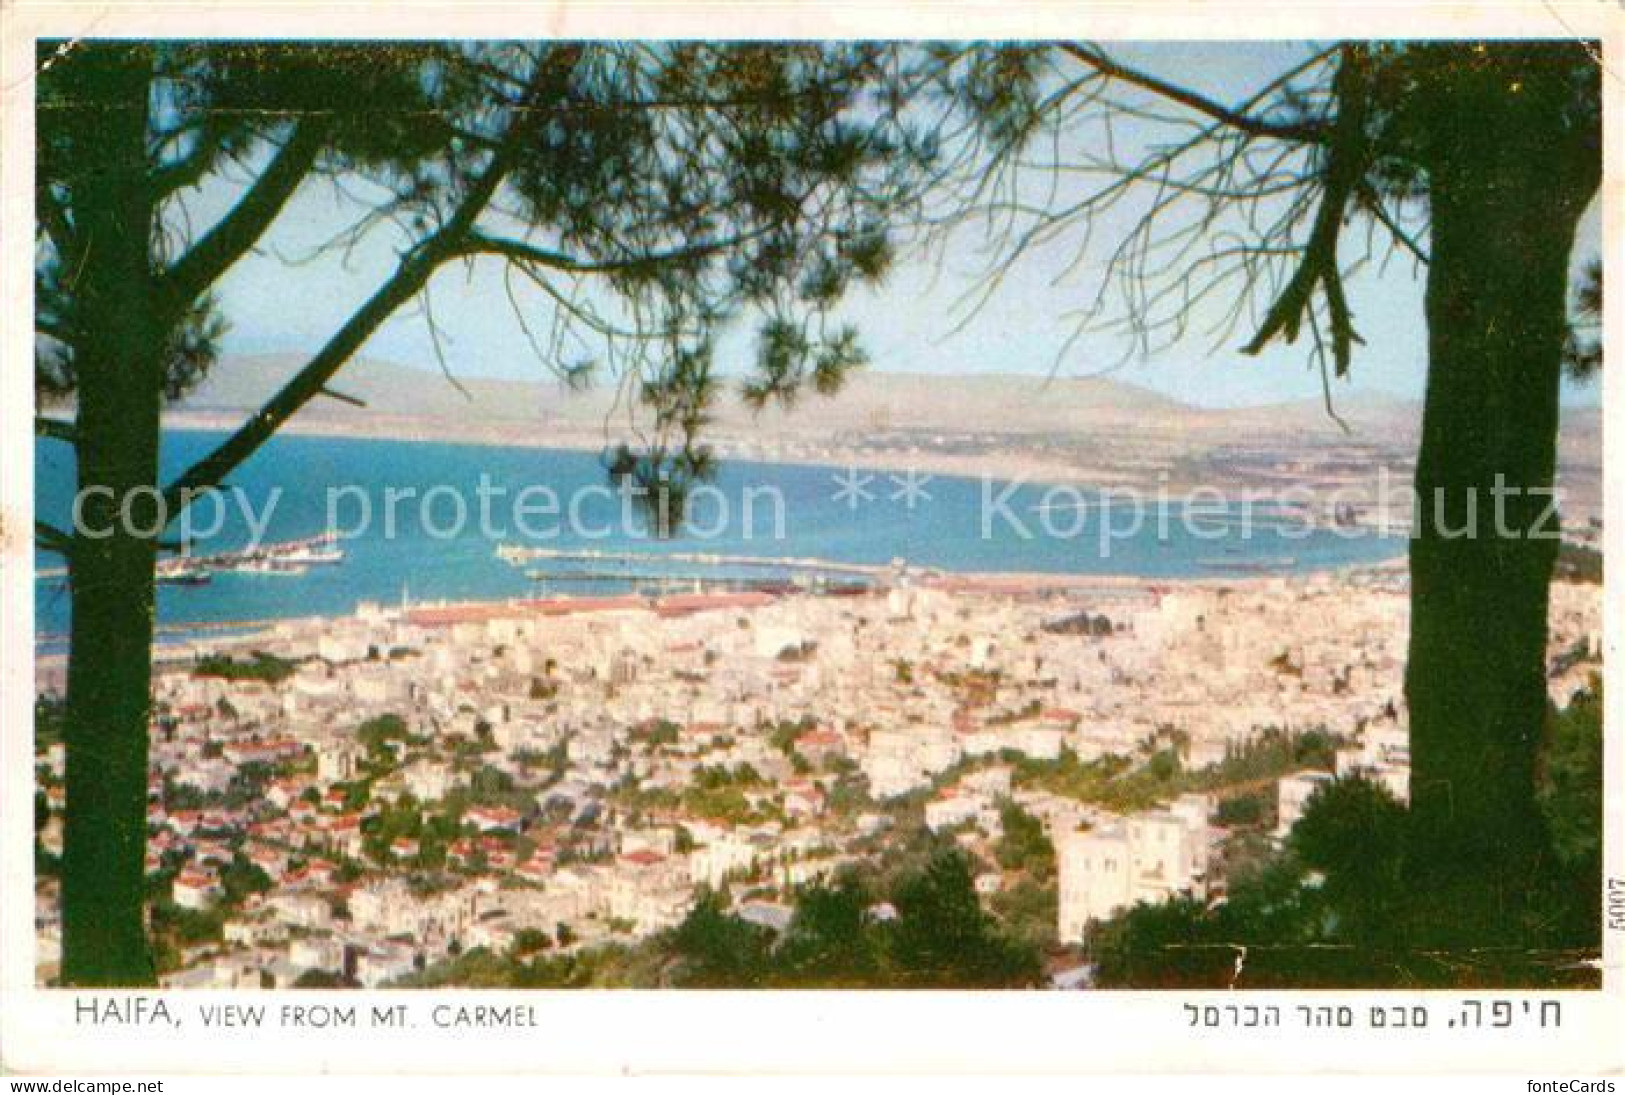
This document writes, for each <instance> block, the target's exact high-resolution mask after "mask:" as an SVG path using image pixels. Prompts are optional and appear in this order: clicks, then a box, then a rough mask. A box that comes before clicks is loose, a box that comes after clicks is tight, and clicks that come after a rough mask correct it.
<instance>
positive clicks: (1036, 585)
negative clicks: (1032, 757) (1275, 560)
mask: <svg viewBox="0 0 1625 1095" xmlns="http://www.w3.org/2000/svg"><path fill="white" fill-rule="evenodd" d="M1356 572H1365V573H1373V574H1381V575H1390V576H1394V575H1398V576H1403V575H1404V574H1405V573H1406V572H1407V566H1406V561H1405V558H1404V556H1400V557H1399V558H1397V559H1393V560H1388V561H1386V562H1380V563H1350V564H1345V565H1343V566H1337V567H1328V568H1326V569H1323V570H1313V571H1283V572H1274V573H1259V574H1232V575H1224V576H1185V577H1143V576H1139V575H1128V574H1053V573H1046V572H1042V571H966V572H959V571H940V570H937V571H933V572H932V573H931V574H929V575H928V576H926V577H924V578H923V579H922V580H920V581H919V583H918V588H921V589H932V590H939V591H941V592H944V593H949V594H952V595H959V596H1003V597H1033V596H1058V595H1066V594H1077V595H1082V596H1087V595H1089V594H1091V593H1093V594H1117V595H1158V594H1162V593H1168V592H1174V591H1184V590H1236V591H1248V590H1253V591H1256V590H1259V589H1262V588H1267V587H1268V586H1270V585H1272V584H1275V583H1278V582H1284V583H1295V582H1296V583H1302V582H1310V581H1316V580H1321V579H1326V578H1332V579H1336V578H1339V577H1341V576H1344V575H1346V574H1349V573H1356ZM885 592H886V591H885V590H884V589H882V588H876V589H871V590H868V591H865V592H864V593H861V594H855V595H856V596H869V597H873V596H880V595H882V594H883V593H885ZM832 595H834V594H827V593H824V594H820V593H802V594H762V596H767V597H771V598H772V599H774V600H777V599H779V597H781V596H832ZM847 595H848V596H853V595H854V594H847ZM672 596H675V597H677V598H680V599H681V602H682V603H683V604H685V605H688V606H692V607H693V608H695V609H704V608H706V607H709V606H707V605H706V604H705V603H704V602H705V601H706V600H707V599H710V598H716V599H717V601H718V604H719V606H720V605H721V604H723V603H727V602H728V601H729V600H730V599H732V598H735V597H737V594H735V593H729V592H726V591H721V592H716V593H700V594H677V595H666V596H648V595H643V594H620V595H615V596H614V597H612V598H607V599H610V600H613V601H615V602H617V604H616V605H615V607H619V608H622V609H631V608H634V607H636V608H639V609H641V610H644V611H650V612H659V611H660V608H661V602H662V601H665V600H667V599H669V598H671V597H672ZM696 598H697V599H698V600H696ZM605 600H606V598H605V597H599V596H593V595H591V594H574V595H559V596H554V597H545V598H539V597H505V598H474V599H469V600H439V599H437V600H425V601H421V602H414V603H413V604H412V605H411V606H409V608H408V609H407V611H410V610H411V609H434V610H454V611H458V612H469V613H500V612H502V611H504V610H511V611H512V612H514V613H516V614H518V613H524V612H545V611H549V610H551V611H555V612H557V611H564V612H568V611H569V610H570V606H571V602H580V605H581V610H582V611H592V610H594V609H593V607H592V606H597V607H598V609H599V610H602V608H603V607H604V606H603V602H604V601H605ZM634 602H637V603H636V604H634ZM357 607H358V608H359V605H358V606H357ZM397 610H398V609H397ZM356 615H357V609H352V610H351V611H349V612H344V613H326V614H323V613H315V614H309V615H289V616H274V617H266V618H262V619H254V620H224V621H218V622H211V621H202V622H195V623H170V624H159V625H157V627H156V628H155V633H154V636H153V650H154V652H155V653H156V652H158V651H161V650H162V649H164V648H165V647H179V646H184V645H187V644H193V643H199V642H210V641H215V642H218V643H220V644H221V645H227V644H237V643H251V642H255V641H258V640H259V639H261V638H262V637H264V636H266V635H268V634H269V633H271V632H273V631H274V630H275V629H276V628H278V627H301V626H302V627H316V626H320V625H322V624H324V623H330V622H332V621H335V620H344V619H349V618H352V617H354V616H356ZM66 640H67V636H66V635H54V634H53V635H39V634H36V635H35V637H34V645H35V652H34V662H35V666H36V669H38V668H40V667H52V666H55V665H58V664H61V663H65V662H66V660H67V658H68V654H67V653H66V652H61V653H41V652H40V651H39V649H38V648H39V646H40V644H42V643H60V642H65V641H66Z"/></svg>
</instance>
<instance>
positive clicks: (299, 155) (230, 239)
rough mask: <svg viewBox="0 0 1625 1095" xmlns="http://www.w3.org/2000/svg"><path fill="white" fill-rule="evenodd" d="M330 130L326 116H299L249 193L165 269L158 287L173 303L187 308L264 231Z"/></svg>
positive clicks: (307, 169) (245, 251)
mask: <svg viewBox="0 0 1625 1095" xmlns="http://www.w3.org/2000/svg"><path fill="white" fill-rule="evenodd" d="M327 133H328V122H327V120H326V119H325V118H323V117H321V116H319V115H312V116H308V117H305V118H302V119H300V121H299V122H298V123H297V124H296V125H295V126H294V129H293V133H292V135H291V136H289V138H288V141H287V143H286V144H284V145H283V146H282V148H281V150H280V151H279V152H277V154H276V156H275V157H273V158H272V160H271V162H270V164H269V165H268V166H267V167H266V168H265V170H264V171H263V172H261V174H260V177H259V178H258V179H256V180H255V182H254V185H253V186H251V187H249V189H248V193H246V194H244V195H243V196H242V197H241V198H240V199H238V201H237V204H236V205H235V206H233V207H232V209H231V211H230V212H229V213H227V214H226V215H225V216H224V217H222V218H221V220H220V222H219V223H218V224H216V225H215V226H214V227H213V228H211V229H210V230H209V232H208V234H206V235H205V236H204V237H203V238H202V239H200V240H198V241H197V243H196V244H194V245H193V246H192V249H191V250H189V251H187V252H186V254H184V255H182V256H181V257H180V258H178V259H176V260H175V262H173V263H172V264H171V265H170V267H169V269H168V270H166V271H164V273H163V275H162V276H161V277H160V278H159V288H160V290H161V292H162V293H163V294H164V296H165V297H167V298H168V300H169V301H170V302H171V305H172V306H173V307H176V308H184V307H185V306H187V305H188V304H190V303H191V302H192V301H194V300H196V299H197V298H198V296H199V295H200V294H201V293H203V291H204V290H206V289H208V288H209V286H211V285H213V284H214V283H215V282H216V281H217V280H218V279H219V278H220V276H221V275H222V274H224V273H225V272H226V271H227V270H229V269H230V268H231V266H232V264H233V263H235V262H236V261H237V260H238V259H240V258H242V257H243V255H245V254H246V253H247V252H248V250H249V249H250V248H252V247H253V246H254V244H255V243H256V242H257V241H258V240H259V238H260V237H261V236H262V235H264V234H265V230H266V229H267V228H269V227H270V225H271V222H272V221H274V220H275V219H276V218H277V215H278V214H280V213H281V212H282V209H283V206H285V205H286V204H287V203H288V199H289V198H291V197H293V193H294V191H295V190H297V189H298V188H299V184H300V183H301V182H303V181H304V180H305V177H306V176H307V175H308V174H309V173H310V169H311V167H312V166H314V165H315V163H316V157H317V156H318V155H320V154H321V150H322V145H323V143H324V142H325V141H326V138H327Z"/></svg>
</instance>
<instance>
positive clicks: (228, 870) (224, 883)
mask: <svg viewBox="0 0 1625 1095" xmlns="http://www.w3.org/2000/svg"><path fill="white" fill-rule="evenodd" d="M220 887H221V889H223V890H224V891H225V895H224V897H223V898H222V901H223V902H224V903H225V905H227V906H228V907H231V908H236V907H237V906H239V905H241V904H242V903H243V901H244V899H246V898H247V897H248V896H249V895H250V894H257V893H264V892H265V891H267V890H269V889H270V888H271V876H270V875H268V874H266V873H265V872H264V871H263V870H261V869H260V868H259V867H257V866H255V865H254V864H253V863H250V862H249V861H248V860H246V859H244V858H243V857H242V856H240V855H239V856H235V857H233V859H232V861H231V862H230V863H228V864H226V867H225V869H224V870H222V871H221V872H220Z"/></svg>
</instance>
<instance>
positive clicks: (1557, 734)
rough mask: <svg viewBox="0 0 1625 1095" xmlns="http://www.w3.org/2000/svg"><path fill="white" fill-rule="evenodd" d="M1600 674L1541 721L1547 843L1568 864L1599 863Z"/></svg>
mask: <svg viewBox="0 0 1625 1095" xmlns="http://www.w3.org/2000/svg"><path fill="white" fill-rule="evenodd" d="M1602 710H1603V700H1602V677H1601V676H1600V675H1593V676H1592V678H1591V687H1590V688H1589V689H1587V690H1584V691H1582V692H1579V693H1577V694H1576V695H1575V696H1574V698H1573V700H1572V701H1570V703H1569V705H1568V706H1567V707H1565V708H1564V709H1563V710H1561V711H1553V712H1552V713H1551V716H1550V718H1549V719H1548V720H1547V724H1546V742H1545V748H1544V750H1543V756H1544V763H1543V764H1542V766H1541V779H1540V785H1539V787H1540V791H1539V799H1540V805H1541V809H1542V811H1543V813H1544V814H1545V816H1546V823H1547V825H1548V827H1549V828H1550V829H1551V833H1552V845H1553V847H1554V848H1555V849H1556V851H1557V854H1558V856H1559V857H1560V858H1561V859H1562V860H1563V861H1564V862H1565V863H1568V864H1571V865H1586V866H1587V867H1588V868H1596V869H1597V870H1596V872H1595V873H1598V874H1599V875H1600V868H1601V863H1602V792H1603V778H1602Z"/></svg>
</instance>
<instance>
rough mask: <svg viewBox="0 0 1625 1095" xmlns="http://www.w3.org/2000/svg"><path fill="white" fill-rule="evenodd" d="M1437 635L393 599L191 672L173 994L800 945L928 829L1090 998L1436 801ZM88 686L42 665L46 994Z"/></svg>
mask: <svg viewBox="0 0 1625 1095" xmlns="http://www.w3.org/2000/svg"><path fill="white" fill-rule="evenodd" d="M1600 609H1601V597H1600V587H1599V586H1597V585H1595V584H1579V583H1573V582H1561V581H1560V582H1558V583H1556V584H1554V586H1553V589H1552V610H1551V642H1550V651H1551V660H1552V668H1551V675H1550V681H1549V692H1550V695H1551V698H1552V700H1553V702H1554V704H1556V705H1558V706H1559V707H1561V706H1563V705H1566V704H1567V703H1568V702H1569V701H1570V699H1571V697H1573V696H1574V695H1575V693H1576V692H1577V691H1579V690H1581V689H1583V688H1585V687H1586V686H1587V684H1588V682H1589V681H1590V678H1591V675H1592V674H1593V673H1595V672H1597V670H1598V666H1599V657H1600V645H1599V644H1600V631H1599V629H1600ZM1406 633H1407V596H1406V583H1405V578H1404V573H1403V571H1402V570H1399V569H1395V568H1383V567H1374V568H1358V569H1347V570H1343V571H1339V572H1332V573H1325V574H1320V575H1314V576H1302V575H1294V576H1268V577H1262V576H1261V577H1250V578H1246V579H1240V580H1235V581H1218V580H1192V581H1186V582H1172V583H1166V582H1165V583H1150V582H1138V581H1107V580H1100V579H1095V580H1091V579H1087V578H1082V579H1038V578H1033V579H1022V578H1001V579H995V578H975V577H958V578H947V577H943V576H926V575H919V574H913V573H910V572H909V571H908V570H907V568H901V569H899V570H898V571H897V572H896V573H895V574H893V575H892V576H891V577H890V579H889V580H888V581H885V582H883V583H879V584H877V585H876V586H875V587H873V588H869V589H862V588H846V589H842V590H839V591H837V592H826V593H822V594H819V593H812V592H794V591H790V590H785V591H781V592H756V591H749V592H716V593H704V592H702V593H682V594H673V595H664V596H647V595H640V594H627V595H621V596H605V597H559V598H552V599H533V600H516V601H509V602H496V603H466V604H457V603H435V604H414V603H411V602H410V601H403V603H400V604H397V605H391V606H385V605H378V604H368V605H364V606H362V608H361V609H360V610H359V611H357V612H356V613H355V614H354V615H352V616H349V617H346V618H338V619H303V620H289V621H284V622H280V623H277V624H275V625H274V626H272V627H271V628H269V629H268V630H265V631H262V632H259V633H256V634H254V635H252V636H249V637H243V638H235V639H214V640H197V641H193V642H188V643H177V644H168V645H165V646H163V647H161V648H160V650H159V666H158V669H157V671H156V673H155V679H154V683H153V688H154V696H155V715H154V723H153V745H152V754H151V775H150V787H149V789H150V815H149V821H150V827H149V841H148V845H149V851H148V853H147V869H148V877H149V883H150V894H151V900H150V911H149V917H150V919H151V922H152V927H153V930H154V934H155V938H156V939H157V940H158V942H159V946H160V952H159V954H160V970H161V979H162V982H163V983H164V984H167V985H171V986H193V987H213V988H244V987H289V986H315V985H321V986H338V985H347V984H348V985H359V986H364V987H382V986H392V985H401V984H413V983H419V984H434V983H439V984H458V983H465V982H464V975H465V974H466V972H467V970H468V969H469V968H470V958H471V956H483V957H484V958H486V959H487V960H489V961H491V962H502V961H518V960H519V959H521V958H524V957H526V956H535V955H538V954H545V955H547V956H549V957H551V958H568V957H571V956H574V958H576V959H583V958H585V959H589V960H590V958H591V956H592V955H594V954H596V953H603V952H606V951H619V952H625V951H626V950H627V948H636V947H637V946H639V945H640V944H646V943H648V942H649V941H651V940H658V939H669V938H671V936H672V933H673V932H674V931H678V930H679V929H681V927H682V926H683V925H684V924H685V921H686V920H689V919H691V918H693V917H694V916H695V915H696V914H695V910H696V908H699V907H701V906H704V907H705V908H707V909H711V910H714V911H717V912H721V913H725V914H726V915H727V916H729V917H732V918H737V919H738V920H740V921H743V922H745V923H748V924H751V925H754V926H755V928H757V929H759V930H760V931H761V932H762V933H763V934H764V937H765V938H768V939H772V938H774V937H776V936H777V935H782V934H783V933H784V932H785V931H786V929H787V928H788V927H789V926H790V924H791V921H792V919H793V918H794V917H795V915H796V901H797V898H798V895H801V894H804V893H805V892H806V890H807V888H808V887H813V886H820V885H822V886H828V885H831V884H832V883H833V881H834V880H835V879H837V878H838V877H840V876H841V874H842V872H845V871H852V870H862V869H866V868H874V867H875V865H876V864H885V863H887V862H889V861H891V860H894V859H895V858H896V857H897V856H898V855H899V854H901V853H900V849H904V848H907V847H909V846H910V845H911V842H917V841H918V840H919V839H921V838H922V833H923V834H925V835H926V838H927V839H930V840H934V841H935V842H936V843H937V845H939V846H948V845H952V846H953V847H956V848H957V849H959V851H960V852H961V853H962V856H961V859H960V862H962V863H963V864H964V865H965V869H966V870H967V871H968V873H969V875H970V879H971V885H972V886H973V888H974V892H975V895H976V900H977V902H978V903H979V905H980V906H981V908H982V910H983V911H984V912H985V914H986V916H987V917H988V922H989V923H990V924H993V925H996V926H998V927H999V929H1000V930H1004V931H1008V932H1009V933H1011V934H1012V935H1013V936H1014V937H1019V938H1021V939H1023V940H1025V941H1027V942H1029V943H1030V944H1032V945H1033V946H1034V947H1035V948H1036V950H1037V952H1038V953H1040V954H1041V955H1042V957H1043V963H1044V973H1043V979H1044V982H1045V983H1050V984H1056V985H1065V986H1074V985H1078V984H1081V983H1086V982H1087V980H1088V978H1089V976H1090V968H1091V967H1090V964H1089V957H1090V956H1089V952H1088V948H1087V943H1088V940H1089V937H1090V931H1091V930H1092V928H1093V927H1098V926H1099V925H1100V924H1102V923H1104V922H1107V921H1109V920H1110V919H1111V918H1112V917H1114V916H1116V915H1118V914H1119V913H1121V912H1123V911H1124V910H1125V909H1128V908H1130V907H1132V906H1134V905H1135V904H1136V903H1140V902H1148V903H1155V902H1158V901H1162V900H1165V899H1168V898H1171V897H1176V896H1181V895H1184V896H1189V897H1192V898H1195V899H1198V900H1201V901H1217V900H1221V899H1222V897H1223V895H1224V893H1225V890H1226V886H1227V879H1228V876H1229V873H1230V872H1231V871H1232V870H1233V869H1235V865H1236V864H1237V863H1238V862H1240V861H1242V860H1245V859H1247V858H1249V857H1256V855H1257V854H1259V853H1258V849H1259V848H1260V847H1262V848H1264V849H1266V851H1267V849H1269V848H1270V847H1272V846H1276V845H1278V844H1279V843H1280V841H1281V840H1282V839H1283V838H1284V837H1285V836H1286V835H1287V834H1288V833H1289V832H1290V830H1291V828H1292V826H1293V823H1294V821H1295V820H1296V819H1297V817H1299V816H1300V815H1301V813H1302V812H1303V809H1304V806H1305V804H1306V803H1307V802H1308V801H1309V800H1310V799H1311V798H1312V796H1313V794H1314V792H1315V791H1316V790H1317V789H1318V788H1319V787H1320V786H1322V785H1323V784H1327V783H1330V782H1331V781H1332V780H1333V779H1334V777H1339V776H1341V777H1349V776H1353V775H1357V774H1358V775H1363V776H1365V777H1367V778H1368V779H1369V780H1371V781H1372V782H1374V783H1377V784H1379V785H1380V786H1382V787H1384V788H1386V789H1387V791H1388V792H1389V793H1390V794H1391V795H1392V796H1393V797H1394V798H1396V799H1397V800H1399V801H1404V799H1405V796H1406V793H1407V778H1408V766H1407V765H1408V753H1407V733H1406V727H1405V723H1404V716H1403V711H1404V704H1403V700H1402V676H1403V665H1404V655H1405V649H1404V643H1405V635H1406ZM60 672H61V666H60V662H56V663H52V662H50V660H49V659H47V660H45V661H44V662H42V669H41V678H40V692H41V700H40V721H39V725H40V733H39V735H38V739H37V740H38V750H39V751H38V762H39V768H38V776H39V788H40V798H39V803H38V807H37V819H38V822H39V828H38V842H37V843H38V850H37V857H36V858H37V862H38V863H39V864H40V868H41V871H40V875H39V880H38V889H37V894H36V923H37V928H38V939H39V948H38V955H37V975H38V977H39V979H40V981H41V982H42V983H50V982H51V981H52V980H53V978H54V977H55V976H56V970H57V961H58V950H59V938H60V937H59V930H60V929H59V920H58V912H57V881H56V878H55V872H54V863H55V861H56V857H57V856H58V855H59V854H60V851H61V839H62V828H61V826H62V811H63V805H64V795H63V787H62V777H63V763H64V753H63V746H62V743H61V741H60V739H59V737H58V736H57V733H56V731H55V725H56V723H55V720H56V713H57V712H58V711H59V707H58V702H59V699H58V697H59V693H60V690H61V686H62V681H61V676H60ZM865 916H866V917H869V918H873V919H876V920H880V921H885V920H893V919H896V918H897V917H898V916H899V911H898V909H897V908H896V907H895V906H894V905H893V904H891V903H889V902H886V901H880V900H876V901H874V902H872V903H871V904H870V906H869V907H868V908H867V909H866V910H865ZM629 976H630V980H631V983H641V982H640V981H639V977H638V975H628V974H627V973H626V971H625V970H622V971H621V972H620V973H619V974H617V977H619V978H620V979H621V980H623V981H624V980H626V979H627V978H628V977H629ZM643 976H645V977H650V976H657V975H649V974H645V975H643ZM586 983H597V981H596V980H589V981H587V982H586ZM652 983H660V982H659V981H658V980H655V981H653V982H652Z"/></svg>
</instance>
